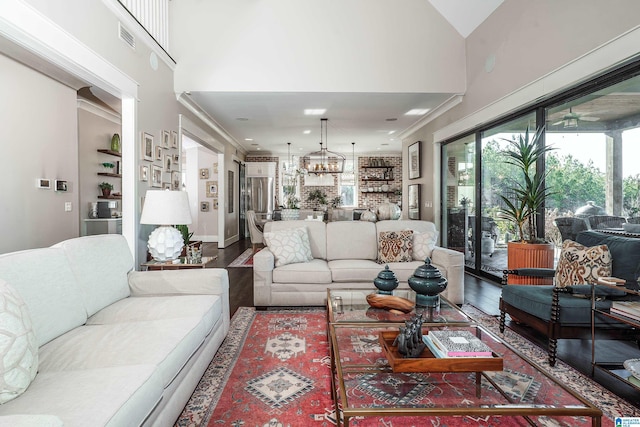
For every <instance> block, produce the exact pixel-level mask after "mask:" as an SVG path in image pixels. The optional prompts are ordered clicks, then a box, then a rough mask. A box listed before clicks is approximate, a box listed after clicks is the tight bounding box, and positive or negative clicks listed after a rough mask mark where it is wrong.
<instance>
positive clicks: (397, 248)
mask: <svg viewBox="0 0 640 427" xmlns="http://www.w3.org/2000/svg"><path fill="white" fill-rule="evenodd" d="M412 240H413V231H412V230H403V231H381V232H380V234H378V264H386V263H388V262H409V261H413V258H412V257H411V252H412V249H413V241H412Z"/></svg>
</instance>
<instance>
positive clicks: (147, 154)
mask: <svg viewBox="0 0 640 427" xmlns="http://www.w3.org/2000/svg"><path fill="white" fill-rule="evenodd" d="M140 151H141V152H142V160H146V161H147V162H152V161H153V135H150V134H148V133H146V132H143V133H142V147H141V148H140Z"/></svg>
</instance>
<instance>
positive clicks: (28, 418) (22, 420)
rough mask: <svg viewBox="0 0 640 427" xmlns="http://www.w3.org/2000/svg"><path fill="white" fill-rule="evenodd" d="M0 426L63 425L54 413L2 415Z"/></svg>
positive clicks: (36, 426)
mask: <svg viewBox="0 0 640 427" xmlns="http://www.w3.org/2000/svg"><path fill="white" fill-rule="evenodd" d="M0 427H64V423H63V422H62V420H61V419H60V418H58V417H56V416H55V415H39V414H38V415H24V414H21V415H3V416H2V417H0Z"/></svg>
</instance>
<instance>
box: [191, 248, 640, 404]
mask: <svg viewBox="0 0 640 427" xmlns="http://www.w3.org/2000/svg"><path fill="white" fill-rule="evenodd" d="M250 247H251V242H250V241H249V240H248V239H246V240H241V241H240V242H238V243H235V244H233V245H231V246H229V247H227V248H225V249H218V248H217V244H215V243H207V244H205V245H204V248H203V255H205V256H212V255H217V256H218V259H217V260H215V261H214V262H213V263H212V264H211V267H215V268H227V266H228V265H229V263H231V261H233V260H234V259H236V258H237V257H238V256H240V254H242V253H243V252H244V251H245V250H246V249H248V248H250ZM227 271H228V273H229V287H230V292H229V299H230V301H229V302H230V306H231V315H232V316H233V314H234V313H235V312H236V310H237V309H238V307H252V306H253V269H252V268H246V267H232V268H227ZM499 300H500V285H499V284H497V283H493V282H491V281H488V280H486V279H483V278H479V277H475V276H472V275H469V274H466V275H465V301H466V302H467V303H469V304H472V305H474V306H475V307H477V308H479V309H480V310H482V311H484V312H485V313H487V314H490V315H493V316H498V315H499V314H500V310H499V309H498V301H499ZM507 324H508V326H509V327H510V328H511V329H513V330H514V331H516V332H517V333H519V334H520V335H522V336H524V337H526V338H527V339H529V340H531V341H532V342H535V343H536V344H538V345H540V346H541V347H542V348H545V349H546V343H547V341H546V336H543V335H542V334H540V333H537V332H536V331H533V330H532V329H530V328H528V327H526V326H525V325H518V324H515V323H512V322H507ZM596 346H597V355H598V360H606V361H623V360H626V359H630V358H636V357H640V350H639V349H638V346H637V345H636V343H632V342H625V341H613V340H605V339H602V340H597V341H596ZM558 359H560V360H562V361H563V362H565V363H567V364H569V365H571V366H572V367H574V368H575V369H576V370H578V371H580V372H581V373H583V374H584V375H586V376H587V377H591V340H559V342H558ZM593 379H594V380H595V381H597V382H598V383H600V384H602V385H603V386H604V387H606V388H607V389H609V390H611V391H612V392H613V393H615V394H617V395H618V396H621V397H623V398H625V399H626V400H627V401H629V402H630V403H631V404H633V405H635V406H637V407H638V408H640V392H638V391H637V390H636V389H635V388H633V387H631V386H628V385H626V384H624V383H622V382H621V381H618V380H616V379H615V378H613V377H611V376H609V375H608V374H606V373H603V372H599V371H596V375H595V377H594V378H593Z"/></svg>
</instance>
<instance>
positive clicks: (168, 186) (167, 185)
mask: <svg viewBox="0 0 640 427" xmlns="http://www.w3.org/2000/svg"><path fill="white" fill-rule="evenodd" d="M162 189H163V190H171V183H170V182H163V183H162Z"/></svg>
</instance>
